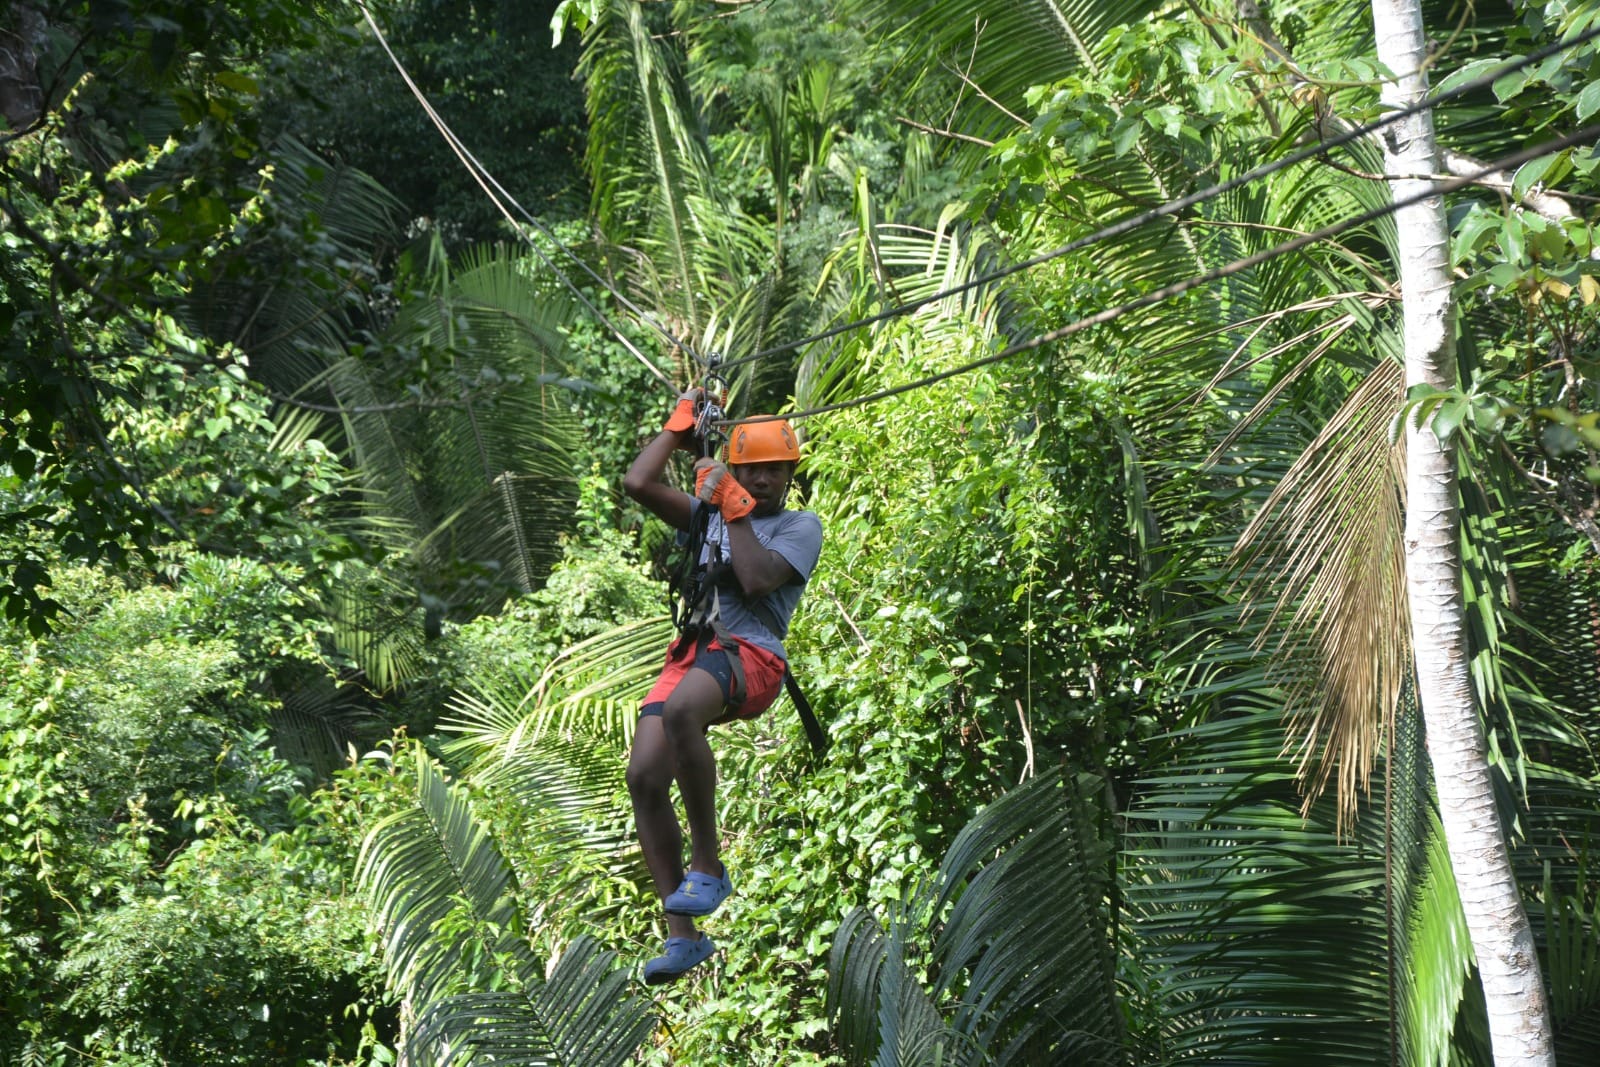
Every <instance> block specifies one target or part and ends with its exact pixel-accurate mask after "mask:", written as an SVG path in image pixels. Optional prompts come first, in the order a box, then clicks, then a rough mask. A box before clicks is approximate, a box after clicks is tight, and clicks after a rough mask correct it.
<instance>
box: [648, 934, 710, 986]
mask: <svg viewBox="0 0 1600 1067" xmlns="http://www.w3.org/2000/svg"><path fill="white" fill-rule="evenodd" d="M716 948H717V946H715V945H713V944H712V943H711V938H709V937H707V936H706V935H705V934H701V935H700V939H699V940H698V941H696V940H693V939H691V938H687V937H669V938H667V948H666V951H665V952H663V953H662V954H661V955H659V956H657V957H656V958H655V959H653V960H646V961H645V965H644V981H645V984H646V985H660V984H661V983H663V982H670V981H672V980H673V979H674V978H677V977H680V976H681V975H683V974H686V973H687V972H689V971H691V970H693V969H694V968H695V967H696V966H698V965H699V964H701V963H704V962H705V960H706V957H708V956H710V955H711V953H713V952H715V951H716Z"/></svg>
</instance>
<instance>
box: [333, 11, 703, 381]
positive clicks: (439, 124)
mask: <svg viewBox="0 0 1600 1067" xmlns="http://www.w3.org/2000/svg"><path fill="white" fill-rule="evenodd" d="M356 6H358V7H360V8H361V14H362V16H363V17H364V18H365V19H366V21H367V25H368V26H369V27H371V29H372V32H373V34H374V35H376V37H377V38H378V44H379V45H380V46H382V48H383V50H384V52H385V53H386V54H387V55H388V56H389V60H390V62H392V63H393V64H394V67H395V70H397V71H399V73H400V77H401V78H402V79H404V80H405V83H406V85H407V87H408V88H410V90H411V95H412V96H414V97H416V99H417V103H419V104H421V105H422V109H423V111H425V112H426V113H427V115H428V118H430V119H431V120H432V121H433V124H434V127H435V128H436V129H438V131H439V133H440V134H441V135H442V136H443V137H444V139H445V143H446V144H448V145H449V146H450V150H451V151H452V152H454V153H455V155H456V158H457V159H459V160H460V161H461V164H462V166H464V167H466V168H467V171H468V173H470V174H471V175H472V177H473V180H475V181H476V182H477V183H478V187H479V188H481V189H482V190H483V192H484V195H486V196H488V198H489V199H490V201H492V202H493V203H494V206H495V207H496V208H498V209H499V211H500V214H502V215H504V216H505V219H506V221H507V222H509V223H511V225H512V228H513V229H515V230H516V231H517V232H518V233H521V234H522V235H523V237H524V239H526V238H527V234H526V233H523V230H522V224H521V223H519V222H518V221H517V220H516V219H515V218H514V217H513V216H512V214H511V212H510V211H508V210H506V206H505V205H504V204H503V203H501V202H500V198H499V197H498V196H496V195H495V193H494V190H492V189H490V188H489V185H488V184H487V183H486V182H485V181H484V179H483V176H482V175H480V174H479V172H478V170H477V169H475V167H474V166H473V164H474V163H475V162H476V160H475V159H472V158H471V157H470V153H466V152H465V148H464V146H460V145H459V142H458V141H457V140H456V138H455V135H454V134H453V133H452V132H450V127H449V124H448V123H446V122H445V121H444V119H443V118H442V117H441V116H440V115H439V113H438V112H437V111H435V110H434V108H433V105H432V104H431V103H429V102H428V98H427V97H426V96H425V95H424V94H423V92H422V90H421V89H420V88H419V87H418V86H417V83H416V82H415V81H413V80H412V78H411V75H410V73H409V72H408V71H407V70H406V68H405V65H404V64H403V63H401V62H400V57H399V56H397V55H395V53H394V49H392V48H390V47H389V41H388V39H387V38H385V37H384V35H383V30H381V29H379V28H378V23H377V20H376V19H374V18H373V17H372V12H371V10H370V9H368V7H367V5H366V0H356ZM484 173H487V171H485V172H484ZM495 184H496V185H497V186H498V185H499V183H498V182H495ZM517 206H518V207H519V208H520V207H521V205H520V204H519V205H517ZM556 243H557V245H560V242H559V241H558V242H556ZM528 245H529V247H531V248H532V249H533V250H534V252H535V253H536V254H537V255H538V256H539V258H540V260H542V261H543V262H544V264H545V266H546V267H548V268H549V269H550V271H551V273H552V274H554V275H555V276H556V277H557V278H558V279H560V280H561V282H562V283H563V284H565V285H566V287H567V288H568V289H570V290H571V291H572V294H573V295H574V296H576V297H577V298H578V300H579V302H581V303H582V304H583V306H584V307H585V308H587V309H588V310H589V312H590V314H592V315H594V316H595V317H596V318H598V319H599V320H600V322H601V323H603V324H604V325H605V326H606V328H607V329H609V330H610V331H611V332H612V333H613V334H615V335H616V337H617V340H619V341H621V342H622V346H623V347H624V348H626V349H627V350H628V351H629V352H630V353H631V354H632V355H633V357H634V358H635V359H637V360H638V361H639V362H640V363H642V364H644V366H645V369H647V370H648V371H650V373H651V374H653V375H655V376H656V378H657V379H659V380H660V381H661V382H662V384H664V385H666V386H667V387H668V388H673V389H675V388H677V386H675V385H674V384H673V382H672V379H671V378H669V377H667V375H666V374H665V373H664V372H663V371H662V370H661V368H660V367H657V366H656V365H655V364H654V363H653V362H651V360H650V358H649V357H648V356H646V355H645V354H644V353H643V352H641V351H639V349H638V347H637V346H636V345H634V343H633V342H632V341H631V340H629V339H628V336H627V335H626V334H624V333H623V332H622V331H621V330H620V329H618V328H617V326H616V324H615V323H613V322H612V321H611V320H610V319H608V318H607V317H606V315H605V312H603V311H601V310H600V309H599V308H598V307H596V306H595V305H594V302H593V301H591V300H590V299H589V298H588V297H587V296H586V295H585V294H584V292H583V290H581V289H579V288H578V287H577V286H576V285H575V284H573V282H572V279H570V278H568V277H567V276H566V275H565V274H564V273H562V271H561V269H560V268H559V267H557V266H556V265H555V263H554V262H552V261H551V259H550V257H549V256H547V255H546V254H545V252H544V249H542V248H540V247H539V245H538V244H537V243H536V242H534V241H531V240H530V241H528ZM569 254H570V253H569ZM574 258H576V257H574ZM601 284H602V286H604V287H605V288H606V290H607V291H608V292H610V293H611V295H612V296H613V297H617V296H619V294H618V293H616V292H615V290H612V289H611V287H610V286H608V285H605V283H604V282H603V281H602V282H601Z"/></svg>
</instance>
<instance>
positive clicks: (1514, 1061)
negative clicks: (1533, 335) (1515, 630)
mask: <svg viewBox="0 0 1600 1067" xmlns="http://www.w3.org/2000/svg"><path fill="white" fill-rule="evenodd" d="M1372 12H1373V23H1374V27H1375V29H1376V31H1377V45H1378V59H1379V61H1380V62H1381V63H1382V64H1383V65H1384V66H1385V67H1387V68H1388V69H1389V71H1390V72H1392V74H1393V75H1394V77H1393V79H1392V80H1387V81H1385V83H1384V87H1383V102H1384V104H1385V105H1386V106H1387V107H1389V108H1394V109H1399V108H1403V107H1407V106H1409V105H1411V104H1413V103H1415V102H1417V101H1419V100H1421V99H1422V98H1423V97H1424V96H1425V94H1426V93H1427V76H1426V74H1425V73H1424V70H1423V61H1424V60H1425V58H1426V55H1427V42H1426V40H1425V38H1424V36H1423V25H1422V10H1421V7H1420V6H1419V4H1418V0H1373V2H1372ZM1382 138H1383V148H1384V167H1385V170H1386V171H1387V172H1388V173H1389V174H1392V175H1397V177H1395V178H1393V179H1391V181H1390V185H1391V187H1392V191H1393V195H1394V197H1395V199H1396V200H1401V199H1404V198H1407V197H1410V196H1414V195H1417V194H1418V193H1419V192H1422V191H1425V190H1426V189H1427V188H1429V186H1430V185H1431V182H1430V181H1429V180H1428V179H1426V178H1425V177H1422V178H1418V177H1398V176H1405V175H1411V176H1422V175H1430V174H1436V173H1438V149H1437V145H1436V143H1435V139H1434V133H1433V119H1432V115H1431V113H1429V112H1423V113H1420V114H1418V115H1415V116H1412V117H1410V118H1408V119H1405V120H1403V121H1401V122H1398V123H1395V124H1393V125H1391V126H1389V127H1387V128H1385V129H1384V131H1383V132H1382ZM1395 226H1396V230H1397V244H1398V250H1399V257H1400V286H1401V291H1402V293H1403V295H1404V301H1405V352H1406V385H1407V387H1408V388H1409V387H1411V386H1414V385H1421V384H1427V385H1431V386H1434V387H1435V388H1438V389H1450V388H1454V387H1455V386H1456V384H1457V370H1456V353H1455V339H1454V333H1453V329H1454V308H1453V304H1452V298H1451V286H1450V281H1451V279H1450V269H1449V268H1450V258H1449V257H1450V232H1449V227H1448V225H1447V223H1446V221H1445V214H1444V202H1443V198H1442V197H1439V196H1434V197H1430V198H1428V199H1426V200H1423V201H1420V202H1419V203H1417V204H1415V205H1413V206H1410V207H1406V208H1402V209H1401V210H1399V211H1398V212H1396V214H1395ZM1406 449H1407V478H1406V481H1407V487H1406V488H1407V507H1406V534H1405V538H1406V572H1407V589H1408V593H1409V597H1410V610H1411V631H1412V645H1413V648H1414V649H1415V655H1416V669H1417V692H1418V696H1419V697H1420V702H1421V705H1422V713H1423V721H1424V724H1425V727H1426V731H1427V738H1428V754H1429V756H1430V758H1431V760H1432V762H1433V776H1434V783H1435V788H1436V789H1437V791H1438V795H1439V807H1440V816H1441V819H1442V821H1443V824H1444V833H1445V841H1446V843H1447V845H1448V847H1449V852H1450V862H1451V865H1452V866H1453V867H1454V870H1455V879H1456V884H1457V885H1458V886H1459V888H1460V892H1461V904H1462V909H1463V911H1464V912H1465V917H1466V924H1467V931H1468V934H1469V935H1470V937H1471V939H1472V948H1473V953H1474V955H1475V956H1476V957H1477V962H1478V969H1479V973H1480V974H1481V976H1482V980H1483V991H1484V999H1485V1000H1486V1001H1487V1003H1488V1008H1489V1030H1490V1035H1491V1039H1492V1044H1493V1048H1494V1062H1495V1064H1496V1067H1513V1065H1515V1067H1534V1065H1539V1067H1554V1064H1555V1054H1554V1050H1553V1042H1552V1036H1551V1025H1550V1012H1549V1005H1548V1001H1547V999H1546V996H1545V991H1544V984H1543V981H1542V979H1541V977H1540V973H1539V960H1538V956H1537V954H1536V953H1535V950H1534V944H1533V932H1532V930H1531V929H1530V927H1529V925H1528V916H1527V912H1526V911H1525V910H1524V909H1523V906H1522V900H1521V897H1520V896H1519V895H1518V893H1517V885H1516V879H1515V877H1514V876H1513V874H1512V870H1511V857H1510V851H1509V848H1508V846H1507V844H1506V839H1505V835H1504V833H1503V832H1502V829H1501V822H1500V818H1499V813H1498V811H1497V810H1496V805H1495V797H1494V787H1493V782H1492V780H1491V778H1490V770H1489V760H1488V749H1487V744H1486V740H1485V736H1484V727H1483V724H1482V721H1481V719H1480V717H1479V714H1478V709H1477V706H1476V702H1475V700H1474V696H1473V689H1472V679H1471V675H1470V671H1469V664H1468V659H1467V630H1466V617H1465V595H1464V592H1463V585H1462V576H1461V548H1460V543H1461V516H1460V511H1459V506H1458V503H1457V501H1458V495H1457V485H1456V455H1455V449H1454V446H1452V445H1447V444H1445V443H1443V442H1441V441H1440V440H1439V439H1438V438H1437V437H1436V436H1434V434H1433V431H1432V429H1431V428H1430V427H1429V426H1427V425H1423V426H1421V427H1417V426H1414V425H1412V420H1411V419H1407V420H1406Z"/></svg>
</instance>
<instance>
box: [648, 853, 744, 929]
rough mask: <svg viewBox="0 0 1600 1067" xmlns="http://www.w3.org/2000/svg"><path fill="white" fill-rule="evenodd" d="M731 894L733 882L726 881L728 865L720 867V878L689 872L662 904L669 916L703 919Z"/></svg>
mask: <svg viewBox="0 0 1600 1067" xmlns="http://www.w3.org/2000/svg"><path fill="white" fill-rule="evenodd" d="M732 892H733V882H731V881H730V880H729V879H728V865H727V864H726V863H724V864H723V865H722V877H721V878H713V877H712V876H711V875H709V874H701V873H700V872H699V871H689V872H688V873H686V874H685V875H684V876H683V882H682V883H680V884H679V886H678V889H677V892H675V893H673V894H672V895H671V896H669V897H667V899H666V900H665V901H664V902H663V904H662V907H664V908H665V909H666V911H667V914H669V915H693V916H694V917H695V918H697V919H699V918H704V917H705V916H707V915H710V914H711V913H712V912H714V911H716V910H717V909H718V908H720V907H721V906H722V902H723V901H724V900H727V899H728V894H729V893H732Z"/></svg>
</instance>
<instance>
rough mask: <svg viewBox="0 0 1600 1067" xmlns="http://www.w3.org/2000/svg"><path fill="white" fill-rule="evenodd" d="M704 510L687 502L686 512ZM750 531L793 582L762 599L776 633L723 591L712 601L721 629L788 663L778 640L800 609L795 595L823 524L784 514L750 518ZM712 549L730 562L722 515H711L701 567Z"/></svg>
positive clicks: (806, 576) (812, 561) (809, 515)
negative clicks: (785, 567)
mask: <svg viewBox="0 0 1600 1067" xmlns="http://www.w3.org/2000/svg"><path fill="white" fill-rule="evenodd" d="M703 506H704V505H702V504H701V503H700V501H699V500H691V501H690V507H691V509H692V508H699V507H703ZM691 515H692V512H691ZM750 527H751V529H752V530H753V531H754V532H755V535H756V540H757V541H760V542H761V543H762V544H763V545H765V546H766V547H767V548H769V549H771V550H772V551H774V552H776V553H777V554H778V555H780V556H782V557H783V558H784V560H785V561H786V562H787V563H788V564H789V566H791V567H793V568H794V572H795V574H796V575H797V577H796V578H795V579H794V580H793V581H791V582H789V583H788V584H787V585H782V586H779V587H778V588H777V589H774V590H773V591H772V592H770V593H768V594H767V595H766V596H765V597H763V598H762V599H763V600H764V601H765V602H766V605H767V608H768V610H770V611H771V612H772V614H773V616H774V618H775V620H776V621H777V623H778V627H779V632H778V633H776V634H774V633H773V632H772V631H771V630H769V629H767V627H766V625H765V624H764V623H763V622H762V621H761V620H760V619H759V618H757V617H756V616H755V615H754V614H752V613H751V611H750V609H749V608H747V607H745V604H744V600H743V598H742V597H740V596H739V595H738V594H736V593H729V592H728V591H726V590H719V591H718V595H717V607H718V610H719V612H720V616H721V620H722V625H724V626H726V627H727V628H728V630H729V632H731V633H732V634H733V636H735V637H737V638H740V639H741V640H744V641H748V642H750V643H751V644H752V645H755V646H756V647H757V648H764V649H766V650H767V651H769V652H772V653H774V654H776V655H778V656H781V657H783V658H784V659H785V660H787V659H788V658H789V656H788V654H787V653H786V652H785V651H784V649H783V638H784V637H785V636H787V634H788V633H789V619H790V617H791V616H792V615H794V609H795V606H796V605H797V604H799V603H800V594H801V593H803V592H805V588H806V582H808V581H809V580H810V579H811V571H812V570H813V569H814V568H815V567H816V565H817V557H818V556H820V555H821V554H822V520H821V519H819V518H817V516H816V514H815V513H813V512H810V511H788V510H784V511H780V512H778V513H777V514H776V515H768V516H766V517H764V518H763V517H757V516H752V517H751V519H750ZM713 546H719V547H720V549H721V553H722V554H721V557H720V558H721V559H722V561H723V562H724V563H727V562H730V561H731V560H732V559H733V548H732V545H731V544H730V543H729V541H728V528H727V526H726V525H725V524H724V523H723V521H722V513H721V511H715V512H712V514H711V521H710V522H709V523H707V525H706V547H705V550H704V551H703V552H702V553H701V555H700V562H701V563H702V564H705V563H708V562H710V560H711V558H712V547H713Z"/></svg>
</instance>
